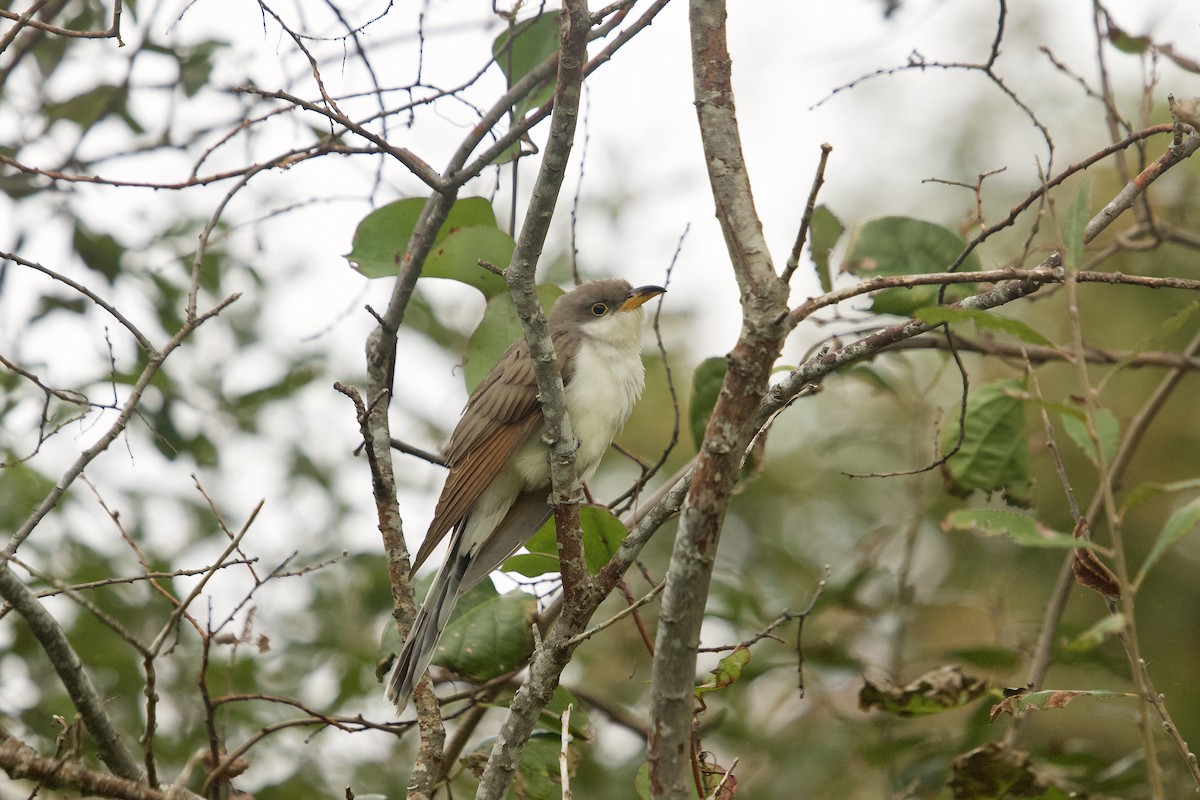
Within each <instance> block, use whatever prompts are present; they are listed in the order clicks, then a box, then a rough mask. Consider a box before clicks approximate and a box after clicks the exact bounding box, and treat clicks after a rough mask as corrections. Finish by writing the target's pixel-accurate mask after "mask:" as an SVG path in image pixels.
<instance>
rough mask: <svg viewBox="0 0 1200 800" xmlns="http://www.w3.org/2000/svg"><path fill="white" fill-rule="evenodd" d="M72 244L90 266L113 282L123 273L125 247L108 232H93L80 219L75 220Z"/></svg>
mask: <svg viewBox="0 0 1200 800" xmlns="http://www.w3.org/2000/svg"><path fill="white" fill-rule="evenodd" d="M72 244H73V245H74V247H75V252H76V253H78V254H79V257H80V258H82V259H83V263H84V264H87V266H88V268H90V269H94V270H96V272H99V273H100V274H101V275H103V276H104V277H105V278H107V279H108V282H109V283H110V284H111V283H112V282H113V281H115V280H116V279H117V276H118V275H119V274H120V273H121V257H122V256H124V255H125V247H124V245H122V244H121V243H120V242H118V241H117V240H116V239H114V238H113V237H112V236H109V235H108V234H107V233H99V234H97V233H92V232H91V231H90V230H88V229H87V227H86V226H85V225H84V224H83V223H82V222H80V221H79V220H76V221H75V236H74V239H73V242H72Z"/></svg>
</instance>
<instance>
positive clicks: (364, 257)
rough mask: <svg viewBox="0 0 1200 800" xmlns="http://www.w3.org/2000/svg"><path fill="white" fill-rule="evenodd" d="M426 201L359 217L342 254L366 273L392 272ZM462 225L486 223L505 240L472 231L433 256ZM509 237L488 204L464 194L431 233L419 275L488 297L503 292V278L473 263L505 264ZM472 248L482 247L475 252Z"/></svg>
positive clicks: (407, 201)
mask: <svg viewBox="0 0 1200 800" xmlns="http://www.w3.org/2000/svg"><path fill="white" fill-rule="evenodd" d="M425 202H426V200H425V198H422V197H409V198H405V199H403V200H396V201H395V202H392V203H388V204H387V205H385V206H382V207H380V208H377V209H375V210H374V211H372V212H371V213H370V214H368V215H367V216H365V217H363V218H362V220H361V221H360V222H359V223H358V227H357V228H356V229H355V231H354V241H353V245H352V246H351V249H350V252H349V253H347V254H346V259H347V260H348V261H349V262H350V265H351V266H353V267H354V268H355V269H357V270H358V271H359V272H361V273H362V274H363V275H366V276H367V277H368V278H388V277H393V276H394V275H395V274H396V271H397V270H398V269H399V268H400V262H401V260H402V259H403V258H404V253H405V251H406V250H407V249H408V243H409V240H410V239H411V238H412V234H413V230H414V229H415V228H416V225H417V219H418V218H419V217H420V215H421V210H422V209H423V208H424V207H425ZM465 228H490V229H493V230H495V231H496V233H499V234H501V236H503V237H504V239H501V238H500V237H499V236H497V235H496V234H494V233H481V232H479V231H475V232H472V233H470V234H467V235H465V236H464V237H463V238H462V240H461V241H456V242H454V243H451V244H450V245H448V246H446V247H443V248H441V250H442V251H443V253H442V254H441V255H440V256H436V254H437V252H438V250H439V245H443V243H444V242H445V241H446V239H447V238H448V237H449V236H450V235H451V234H454V233H455V232H457V231H459V230H461V229H465ZM505 240H507V242H506V241H505ZM511 241H512V239H511V238H509V237H508V235H507V234H504V233H503V232H502V231H500V230H499V229H498V228H497V227H496V214H495V212H494V211H492V206H491V203H489V202H488V201H487V200H486V199H485V198H482V197H464V198H462V199H460V200H456V201H455V203H454V205H453V206H451V207H450V213H449V214H448V215H447V216H446V221H445V222H444V223H443V224H442V227H441V228H439V229H438V232H437V235H436V236H435V237H434V240H433V249H432V250H431V251H430V258H429V260H427V262H426V264H425V268H424V269H423V270H422V272H421V274H422V276H425V277H432V278H450V279H453V280H457V281H462V282H463V283H467V284H469V285H471V286H474V287H475V288H477V289H479V290H480V291H481V292H483V293H484V295H485V296H488V297H491V296H492V295H495V294H498V293H501V292H503V291H504V289H505V287H504V281H503V279H501V278H500V277H499V276H498V275H493V274H492V273H490V272H488V271H487V270H485V269H484V268H483V267H481V266H479V265H478V263H477V262H478V260H479V259H484V260H487V261H492V260H493V259H495V261H493V263H497V262H499V263H497V266H507V265H508V259H509V258H511V256H512V249H511V247H512V245H510V244H508V242H511ZM475 247H480V248H481V249H480V250H478V251H476V250H475V249H474V248H475ZM505 248H507V249H505ZM505 253H507V255H505ZM430 262H432V263H430ZM468 262H469V263H468Z"/></svg>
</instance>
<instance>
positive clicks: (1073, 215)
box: [1063, 175, 1092, 269]
mask: <svg viewBox="0 0 1200 800" xmlns="http://www.w3.org/2000/svg"><path fill="white" fill-rule="evenodd" d="M1091 188H1092V178H1091V176H1090V175H1089V176H1088V177H1086V178H1084V179H1083V182H1082V183H1080V184H1079V191H1078V192H1076V194H1075V199H1074V200H1073V201H1072V202H1071V207H1070V208H1069V209H1067V218H1066V220H1064V221H1063V251H1064V252H1063V255H1064V257H1065V258H1066V262H1067V268H1068V269H1079V267H1080V265H1081V264H1082V263H1083V237H1084V233H1085V232H1086V230H1087V223H1088V209H1087V206H1088V193H1089V192H1090V191H1091Z"/></svg>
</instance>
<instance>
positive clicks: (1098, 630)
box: [1063, 614, 1125, 653]
mask: <svg viewBox="0 0 1200 800" xmlns="http://www.w3.org/2000/svg"><path fill="white" fill-rule="evenodd" d="M1124 629H1125V617H1124V616H1122V615H1120V614H1106V615H1104V616H1103V617H1102V618H1101V619H1100V621H1099V622H1097V623H1095V624H1094V625H1092V626H1091V627H1090V628H1088V629H1087V630H1086V631H1084V632H1083V633H1081V634H1079V635H1078V636H1076V637H1075V638H1074V639H1071V640H1070V641H1068V642H1067V643H1066V644H1065V645H1063V649H1064V650H1066V651H1067V652H1070V653H1086V652H1088V651H1089V650H1095V649H1096V648H1097V647H1099V646H1100V645H1101V644H1102V643H1103V642H1104V640H1105V639H1107V638H1108V637H1109V636H1114V635H1116V634H1118V633H1120V632H1121V631H1123V630H1124Z"/></svg>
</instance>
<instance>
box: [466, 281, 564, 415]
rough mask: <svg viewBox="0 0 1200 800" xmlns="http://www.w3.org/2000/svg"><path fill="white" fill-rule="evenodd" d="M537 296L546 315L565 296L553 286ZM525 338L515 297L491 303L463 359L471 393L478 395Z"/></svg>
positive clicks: (498, 297) (502, 295)
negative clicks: (498, 365)
mask: <svg viewBox="0 0 1200 800" xmlns="http://www.w3.org/2000/svg"><path fill="white" fill-rule="evenodd" d="M479 271H480V272H483V270H479ZM489 274H490V273H489ZM493 277H494V276H493ZM537 293H538V301H539V302H541V304H542V311H543V312H547V311H549V310H550V307H551V306H553V305H554V301H555V300H557V299H558V298H559V297H561V296H562V295H563V294H564V292H563V290H562V289H560V288H558V287H557V286H554V285H553V284H547V285H545V286H539V287H537ZM524 335H525V332H524V330H522V328H521V318H520V317H518V316H517V307H516V306H515V305H513V301H512V296H511V295H510V294H509V293H508V292H507V291H505V292H501V293H500V294H497V295H495V296H493V297H492V298H491V299H489V300H488V302H487V307H486V308H485V309H484V311H483V319H481V320H480V321H479V325H478V326H477V327H476V328H475V330H474V332H473V333H472V334H471V338H470V339H469V340H468V341H467V352H466V355H465V356H464V357H463V380H465V381H466V383H467V391H468V392H472V391H474V390H475V387H476V386H478V385H479V382H480V381H482V380H483V379H484V378H485V377H486V376H487V374H488V372H490V371H491V369H492V367H494V366H495V365H496V362H497V361H499V360H500V356H502V355H504V351H505V350H507V349H508V348H509V346H510V345H511V344H512V343H513V342H515V341H517V339H520V338H521V337H522V336H524Z"/></svg>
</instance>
